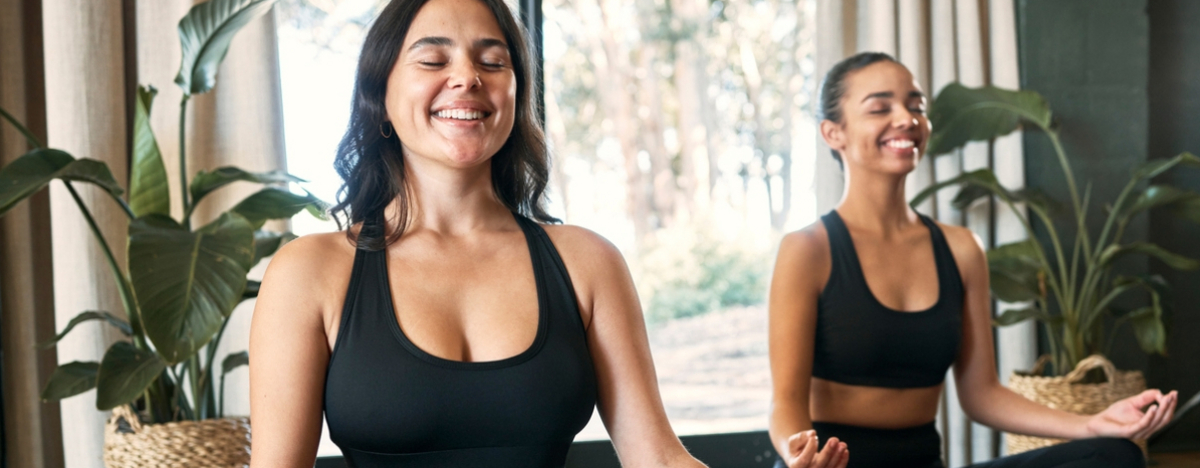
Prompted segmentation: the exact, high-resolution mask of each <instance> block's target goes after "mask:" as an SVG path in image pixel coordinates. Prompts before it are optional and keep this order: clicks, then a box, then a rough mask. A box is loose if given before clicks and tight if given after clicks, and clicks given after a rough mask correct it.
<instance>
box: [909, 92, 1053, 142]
mask: <svg viewBox="0 0 1200 468" xmlns="http://www.w3.org/2000/svg"><path fill="white" fill-rule="evenodd" d="M929 121H930V123H931V124H932V125H933V134H932V135H930V137H929V145H928V146H927V147H926V152H927V153H928V154H929V155H930V156H936V155H939V154H944V153H949V152H950V151H952V150H954V149H955V148H958V147H959V146H962V145H964V144H966V143H967V142H968V141H987V140H991V139H993V138H996V137H999V136H1003V135H1007V134H1009V133H1012V132H1013V131H1014V130H1016V129H1017V128H1018V127H1020V125H1021V123H1022V122H1030V123H1033V124H1036V125H1037V126H1039V127H1042V128H1050V107H1049V106H1048V105H1047V104H1046V100H1045V99H1043V98H1042V96H1040V95H1038V94H1037V93H1035V92H1033V91H1012V90H1007V89H1000V88H995V87H991V86H985V87H982V88H967V87H965V86H963V85H961V84H958V83H950V84H948V85H946V87H945V88H942V91H941V92H940V93H938V95H937V99H936V100H934V101H933V104H932V105H930V107H929Z"/></svg>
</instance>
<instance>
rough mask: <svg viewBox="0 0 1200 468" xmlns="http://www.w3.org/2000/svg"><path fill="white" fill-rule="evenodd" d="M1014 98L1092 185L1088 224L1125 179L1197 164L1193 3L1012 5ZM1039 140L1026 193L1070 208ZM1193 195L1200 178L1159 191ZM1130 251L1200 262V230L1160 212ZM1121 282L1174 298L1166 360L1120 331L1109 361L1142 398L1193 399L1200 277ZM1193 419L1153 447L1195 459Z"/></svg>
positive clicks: (1167, 274)
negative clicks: (1159, 162)
mask: <svg viewBox="0 0 1200 468" xmlns="http://www.w3.org/2000/svg"><path fill="white" fill-rule="evenodd" d="M1017 15H1018V16H1017V17H1018V37H1019V40H1020V45H1019V47H1020V58H1021V87H1022V88H1024V89H1030V90H1034V91H1037V92H1039V93H1041V94H1042V95H1043V96H1045V97H1046V99H1047V100H1048V101H1049V103H1050V107H1051V109H1052V110H1053V111H1054V114H1055V117H1056V119H1058V122H1059V123H1060V124H1061V129H1062V139H1063V145H1064V147H1065V150H1066V152H1067V154H1068V155H1069V157H1070V160H1071V163H1072V165H1073V166H1074V169H1075V173H1076V176H1077V182H1078V183H1079V184H1080V190H1081V191H1082V190H1083V189H1084V185H1085V184H1086V183H1087V182H1088V181H1090V182H1091V184H1092V208H1091V209H1090V210H1089V215H1088V217H1089V221H1090V223H1093V229H1096V227H1095V225H1094V223H1098V222H1100V221H1101V220H1102V219H1103V217H1104V213H1103V212H1102V211H1101V210H1103V207H1104V205H1105V204H1107V203H1111V202H1112V201H1113V200H1115V198H1116V195H1117V193H1118V192H1119V191H1120V190H1121V189H1122V188H1123V186H1124V185H1125V184H1126V183H1127V182H1128V180H1129V173H1130V171H1131V170H1132V169H1133V168H1134V167H1137V166H1138V165H1140V164H1143V163H1145V162H1146V161H1149V160H1154V159H1162V158H1169V157H1173V156H1175V155H1176V154H1179V153H1180V152H1183V151H1191V152H1192V153H1197V154H1200V1H1195V0H1056V1H1041V0H1021V1H1019V2H1018V4H1017ZM1054 157H1055V156H1054V152H1053V148H1052V147H1051V145H1050V143H1049V141H1048V139H1047V138H1046V137H1045V136H1043V135H1040V134H1036V133H1033V132H1027V133H1026V137H1025V164H1026V166H1025V167H1026V183H1027V184H1028V185H1030V186H1034V187H1039V188H1042V189H1043V190H1046V191H1047V192H1049V193H1050V194H1052V195H1054V196H1055V197H1056V198H1058V199H1059V200H1064V201H1065V200H1068V198H1067V195H1066V190H1065V186H1064V184H1063V182H1062V180H1063V179H1062V177H1063V176H1062V173H1061V171H1060V170H1059V169H1058V164H1057V162H1056V161H1055V159H1054ZM1155 182H1169V183H1172V184H1175V185H1176V186H1179V187H1182V188H1187V189H1191V190H1195V191H1200V170H1197V169H1185V170H1179V171H1176V172H1174V173H1172V174H1170V175H1168V176H1166V177H1163V178H1162V180H1157V181H1155ZM1132 224H1133V225H1132V226H1131V228H1130V230H1129V232H1128V234H1127V235H1126V238H1125V239H1126V240H1127V241H1133V240H1150V241H1152V242H1155V243H1158V244H1159V245H1161V246H1163V247H1165V248H1166V249H1168V250H1170V251H1173V252H1177V253H1180V254H1184V255H1187V256H1189V257H1192V258H1200V227H1198V226H1197V225H1195V224H1192V223H1190V222H1188V221H1183V220H1180V219H1177V218H1175V217H1174V216H1173V215H1172V213H1170V212H1167V211H1165V210H1164V211H1161V212H1154V213H1151V214H1150V215H1149V216H1142V217H1141V218H1140V219H1138V220H1135V222H1134V223H1132ZM1119 268H1120V269H1121V270H1122V271H1123V272H1125V273H1142V272H1149V273H1154V274H1160V275H1162V276H1163V277H1164V278H1165V279H1166V280H1167V281H1168V282H1169V283H1170V284H1171V285H1172V286H1173V288H1174V293H1173V297H1172V298H1171V301H1170V303H1171V305H1172V311H1170V312H1169V313H1168V316H1167V317H1165V321H1166V324H1167V331H1168V335H1169V338H1168V354H1169V356H1167V357H1160V356H1147V355H1146V354H1145V353H1143V352H1142V351H1141V350H1140V348H1139V347H1138V346H1137V342H1136V340H1135V339H1134V338H1133V335H1132V333H1131V331H1130V330H1129V329H1128V327H1125V328H1124V329H1122V330H1119V331H1118V335H1117V340H1116V342H1115V344H1114V347H1113V350H1112V351H1111V352H1110V353H1109V357H1110V358H1111V359H1112V360H1113V362H1114V363H1115V364H1116V365H1117V366H1118V367H1119V368H1123V369H1137V370H1141V371H1143V372H1145V373H1146V378H1147V381H1148V382H1147V383H1148V384H1149V385H1150V386H1151V387H1156V388H1162V389H1164V390H1178V391H1179V393H1180V396H1181V398H1188V397H1190V396H1192V395H1193V394H1195V393H1196V392H1197V391H1200V273H1197V272H1179V271H1175V270H1173V269H1170V268H1168V267H1166V266H1165V265H1163V264H1162V263H1160V262H1158V261H1149V262H1146V261H1141V262H1140V263H1126V264H1123V265H1120V266H1119ZM1196 416H1198V415H1195V414H1193V415H1191V416H1190V417H1189V418H1188V420H1187V421H1184V424H1181V425H1179V426H1177V427H1176V428H1175V429H1173V430H1172V431H1171V432H1170V433H1169V434H1166V436H1165V437H1163V438H1162V439H1161V441H1162V443H1161V444H1159V445H1158V446H1159V447H1163V448H1167V447H1170V448H1173V449H1178V448H1190V449H1192V450H1196V449H1200V421H1196V420H1197V419H1200V418H1198V417H1196Z"/></svg>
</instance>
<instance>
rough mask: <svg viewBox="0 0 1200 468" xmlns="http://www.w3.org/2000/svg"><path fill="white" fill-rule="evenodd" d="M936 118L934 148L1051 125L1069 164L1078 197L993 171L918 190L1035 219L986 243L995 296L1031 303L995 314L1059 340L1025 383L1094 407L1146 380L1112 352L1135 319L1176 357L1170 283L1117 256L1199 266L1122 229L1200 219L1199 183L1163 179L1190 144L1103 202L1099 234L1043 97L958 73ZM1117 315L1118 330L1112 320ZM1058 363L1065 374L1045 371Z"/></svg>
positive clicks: (1014, 443) (1032, 443)
mask: <svg viewBox="0 0 1200 468" xmlns="http://www.w3.org/2000/svg"><path fill="white" fill-rule="evenodd" d="M929 118H930V121H931V122H932V125H933V129H934V131H933V134H932V135H931V136H930V139H929V145H928V148H927V153H928V154H929V155H931V156H936V155H940V154H945V153H949V152H951V151H953V150H954V149H956V148H958V147H960V146H962V145H964V144H966V143H967V142H968V141H987V140H990V139H993V138H997V137H1000V136H1003V135H1007V134H1009V133H1011V132H1013V131H1014V130H1016V129H1018V128H1022V127H1024V128H1025V129H1027V130H1034V131H1041V132H1043V133H1044V134H1045V135H1046V137H1047V138H1048V139H1049V141H1050V143H1051V144H1052V145H1053V147H1054V151H1055V154H1056V155H1057V157H1058V162H1059V165H1060V167H1061V168H1062V171H1063V177H1064V179H1065V180H1064V182H1065V187H1066V189H1067V193H1068V194H1069V195H1070V197H1071V200H1070V202H1069V204H1063V203H1059V202H1058V201H1056V200H1053V199H1052V198H1051V197H1049V196H1048V195H1047V194H1045V193H1044V192H1042V191H1040V190H1038V189H1036V188H1025V189H1021V190H1010V189H1008V188H1005V187H1004V186H1002V185H1001V184H1000V183H999V181H998V180H997V178H996V176H995V174H993V173H992V171H991V170H989V169H980V170H976V171H973V172H967V173H964V174H962V175H960V176H958V177H955V178H953V179H950V180H947V181H944V182H940V183H938V184H935V185H932V186H930V187H929V188H927V189H925V190H923V191H922V192H920V193H919V194H917V196H916V197H914V198H913V200H912V206H914V207H915V206H916V205H917V204H919V203H921V202H922V201H924V200H925V199H926V198H928V197H929V196H931V195H933V194H934V193H935V192H937V191H938V190H941V189H942V188H945V187H949V186H958V187H959V191H958V194H957V195H956V196H955V198H954V200H953V205H954V206H955V207H956V208H959V209H965V208H966V207H968V206H970V205H971V204H972V203H974V202H976V201H978V200H981V199H987V198H990V197H995V199H996V200H998V201H999V202H1000V203H1003V204H1004V205H1006V206H1007V207H1008V208H1009V209H1010V210H1012V212H1013V214H1015V215H1016V218H1017V219H1018V220H1019V222H1020V223H1021V224H1022V226H1023V227H1024V228H1025V231H1026V234H1027V235H1028V238H1027V239H1026V240H1023V241H1020V242H1014V243H1011V244H1007V245H1002V246H999V247H996V248H994V249H992V250H990V251H989V252H988V253H987V258H988V269H989V272H990V276H991V290H992V294H993V295H994V296H995V297H996V298H997V299H998V300H1000V301H1003V302H1006V303H1015V304H1021V305H1018V306H1015V307H1012V308H1009V309H1008V310H1005V311H1003V312H1002V313H1001V314H1000V315H999V316H998V317H997V318H996V319H995V321H994V323H995V324H996V325H998V326H1006V325H1012V324H1015V323H1018V322H1021V321H1024V320H1029V319H1033V320H1036V321H1038V322H1039V323H1041V325H1042V327H1043V329H1044V331H1045V335H1046V337H1047V338H1048V339H1049V343H1050V352H1049V354H1048V355H1046V356H1043V358H1042V359H1040V360H1039V364H1038V366H1036V368H1035V369H1034V372H1031V373H1016V374H1015V375H1014V376H1013V380H1012V385H1013V387H1014V390H1016V391H1018V392H1019V393H1022V394H1024V395H1025V396H1026V397H1029V398H1031V399H1033V400H1035V401H1039V402H1042V403H1044V404H1049V405H1052V406H1055V407H1058V408H1060V409H1065V410H1069V411H1074V412H1077V413H1081V414H1091V413H1096V412H1099V411H1100V410H1102V409H1104V408H1106V407H1107V406H1108V405H1109V404H1111V403H1112V402H1114V401H1116V400H1118V399H1120V398H1124V397H1126V396H1129V395H1132V394H1135V393H1137V392H1140V391H1141V390H1143V389H1145V381H1144V380H1143V379H1142V376H1141V373H1140V372H1136V371H1133V372H1120V371H1117V370H1116V369H1114V368H1113V366H1112V364H1111V363H1110V362H1108V360H1107V359H1104V358H1103V353H1104V351H1105V350H1107V349H1108V347H1109V344H1110V343H1111V341H1112V339H1113V335H1112V331H1113V330H1115V329H1116V327H1119V326H1122V325H1124V324H1126V323H1128V324H1129V325H1131V326H1132V328H1133V331H1134V335H1135V336H1136V337H1137V341H1138V343H1139V345H1140V346H1141V348H1142V350H1143V351H1145V352H1147V353H1157V354H1164V355H1165V353H1166V331H1165V330H1164V328H1163V322H1162V316H1163V313H1164V311H1165V310H1167V308H1168V307H1170V303H1169V301H1167V297H1166V295H1167V293H1168V292H1169V285H1168V284H1167V283H1166V282H1165V281H1164V280H1163V278H1162V277H1161V276H1157V275H1127V274H1122V273H1121V272H1120V271H1117V270H1114V262H1115V261H1116V260H1117V259H1120V258H1122V257H1126V256H1137V255H1142V256H1148V257H1151V258H1155V259H1157V260H1159V261H1161V262H1163V263H1164V264H1166V265H1167V266H1169V267H1171V268H1175V269H1180V270H1194V269H1196V268H1200V262H1197V261H1196V260H1194V259H1191V258H1187V257H1184V256H1181V255H1178V254H1175V253H1172V252H1169V251H1167V250H1166V249H1163V248H1162V247H1160V246H1158V245H1155V244H1153V243H1150V242H1144V241H1125V240H1124V239H1123V237H1124V234H1125V229H1126V227H1127V226H1128V225H1129V222H1130V220H1131V219H1133V217H1134V216H1137V215H1138V214H1139V213H1143V212H1146V211H1148V210H1150V209H1166V210H1171V211H1173V212H1175V213H1176V214H1178V215H1180V216H1183V217H1185V218H1187V219H1190V220H1192V221H1195V222H1200V193H1196V192H1192V191H1189V190H1183V189H1180V188H1178V187H1174V186H1171V185H1169V184H1162V183H1155V182H1154V181H1153V179H1154V178H1155V177H1157V176H1159V175H1162V174H1164V173H1166V172H1168V171H1171V170H1173V169H1175V168H1177V167H1179V166H1200V158H1197V157H1196V156H1194V155H1192V154H1189V153H1183V154H1180V155H1178V156H1175V157H1173V158H1170V159H1163V160H1155V161H1150V162H1147V163H1145V164H1143V165H1141V166H1140V167H1137V168H1135V169H1134V170H1133V172H1132V173H1131V176H1130V179H1129V181H1128V183H1126V185H1125V187H1124V189H1123V190H1122V191H1121V192H1120V194H1119V195H1118V196H1117V198H1116V200H1103V202H1105V203H1106V205H1105V206H1106V208H1107V217H1106V218H1105V219H1104V223H1103V227H1102V228H1101V229H1100V230H1099V232H1092V231H1090V230H1089V229H1088V224H1087V207H1088V206H1089V205H1090V204H1091V203H1093V201H1092V200H1091V196H1090V193H1091V191H1090V185H1089V186H1088V188H1086V189H1085V190H1084V192H1083V195H1082V196H1080V192H1079V188H1078V185H1077V184H1076V181H1075V176H1074V172H1073V171H1072V169H1071V164H1070V162H1069V161H1068V159H1067V155H1066V154H1065V153H1064V151H1063V147H1062V144H1061V143H1060V141H1059V134H1058V126H1057V125H1056V123H1055V122H1054V121H1053V119H1052V118H1051V113H1050V108H1049V106H1048V105H1047V104H1046V101H1045V99H1043V98H1042V97H1041V96H1040V95H1038V94H1037V93H1035V92H1032V91H1010V90H1003V89H998V88H994V87H983V88H966V87H964V86H962V85H960V84H957V83H952V84H950V85H948V86H946V87H945V88H944V89H942V91H941V93H939V94H938V96H937V99H936V100H935V101H934V102H933V104H932V105H931V106H930V111H929ZM1064 205H1066V206H1064ZM1023 208H1027V209H1028V212H1026V211H1025V209H1023ZM1062 217H1066V218H1067V219H1069V224H1070V228H1071V230H1072V231H1073V232H1072V233H1071V234H1072V236H1063V235H1061V234H1060V232H1059V230H1058V227H1059V226H1060V225H1059V224H1056V223H1055V221H1056V219H1062ZM1033 219H1036V220H1037V221H1039V222H1040V225H1041V227H1042V228H1043V229H1044V231H1045V235H1044V236H1043V237H1039V236H1038V235H1037V234H1036V233H1035V232H1034V227H1033V224H1032V222H1033ZM1134 295H1137V296H1139V297H1140V298H1141V303H1142V305H1141V306H1140V307H1137V308H1133V309H1123V308H1119V307H1118V306H1117V301H1118V300H1119V299H1124V298H1127V297H1129V296H1134ZM1109 319H1111V320H1109ZM1109 322H1111V323H1112V329H1110V330H1106V327H1107V326H1108V323H1109ZM1047 362H1049V363H1051V364H1052V365H1053V373H1054V374H1055V375H1054V376H1051V377H1042V376H1041V373H1042V372H1041V371H1042V368H1043V366H1044V364H1046V363H1047ZM1094 368H1100V369H1103V370H1104V373H1105V376H1106V379H1105V380H1106V382H1103V383H1091V384H1089V383H1087V382H1084V380H1085V376H1086V375H1087V373H1088V371H1089V370H1091V369H1094ZM1008 441H1009V442H1008V444H1009V451H1010V453H1015V452H1019V451H1024V450H1029V449H1032V448H1036V447H1039V446H1044V445H1049V444H1050V443H1053V442H1054V441H1050V440H1047V439H1040V438H1031V437H1026V436H1015V437H1013V436H1010V437H1009V438H1008Z"/></svg>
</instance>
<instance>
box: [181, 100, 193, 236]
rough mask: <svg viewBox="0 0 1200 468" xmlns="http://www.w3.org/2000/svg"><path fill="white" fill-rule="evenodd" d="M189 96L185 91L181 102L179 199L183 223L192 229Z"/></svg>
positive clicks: (185, 227)
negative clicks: (181, 205)
mask: <svg viewBox="0 0 1200 468" xmlns="http://www.w3.org/2000/svg"><path fill="white" fill-rule="evenodd" d="M189 98H191V95H189V94H187V93H184V95H183V100H182V101H180V103H179V200H181V202H182V203H183V211H181V213H184V215H183V219H182V220H181V221H182V223H181V224H183V228H184V229H187V230H189V231H190V230H191V229H192V221H191V216H189V215H188V213H191V212H192V208H191V203H190V202H189V201H188V183H187V181H188V179H187V154H186V153H185V151H186V146H187V138H186V137H185V135H186V131H187V103H188V99H189Z"/></svg>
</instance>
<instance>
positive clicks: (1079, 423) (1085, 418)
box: [1071, 414, 1100, 439]
mask: <svg viewBox="0 0 1200 468" xmlns="http://www.w3.org/2000/svg"><path fill="white" fill-rule="evenodd" d="M1072 416H1074V417H1075V419H1076V421H1075V423H1074V424H1073V426H1074V427H1075V428H1076V430H1075V431H1072V432H1074V434H1072V435H1074V437H1071V438H1072V439H1090V438H1093V437H1099V436H1100V434H1099V433H1098V432H1097V431H1096V428H1095V427H1094V426H1093V425H1092V420H1094V419H1095V418H1096V415H1081V414H1073V415H1072Z"/></svg>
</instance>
